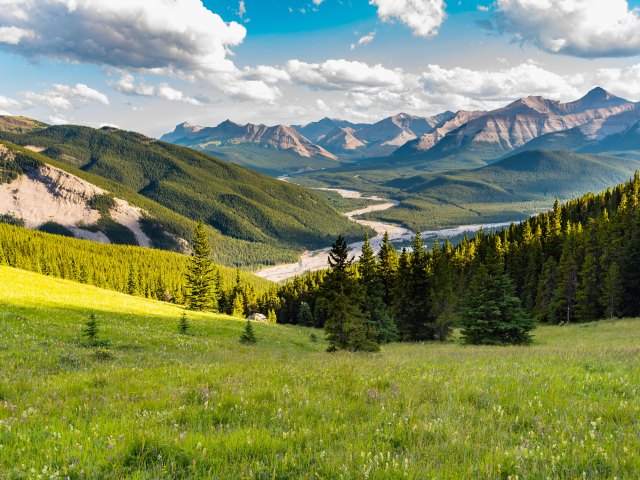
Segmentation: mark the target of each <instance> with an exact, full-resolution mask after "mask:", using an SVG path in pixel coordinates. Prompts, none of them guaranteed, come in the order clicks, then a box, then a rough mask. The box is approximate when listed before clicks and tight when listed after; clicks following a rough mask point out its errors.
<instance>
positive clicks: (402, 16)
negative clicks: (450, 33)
mask: <svg viewBox="0 0 640 480" xmlns="http://www.w3.org/2000/svg"><path fill="white" fill-rule="evenodd" d="M369 3H370V4H371V5H375V6H377V7H378V17H380V19H381V20H382V21H383V22H388V21H390V20H392V19H397V20H399V21H401V22H402V23H404V24H405V25H406V26H408V27H409V28H410V29H411V30H412V31H413V33H414V35H418V36H420V37H433V36H434V35H436V34H437V33H438V30H439V29H440V26H441V25H442V23H443V22H444V20H445V18H446V13H445V4H444V0H369Z"/></svg>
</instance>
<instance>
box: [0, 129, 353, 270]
mask: <svg viewBox="0 0 640 480" xmlns="http://www.w3.org/2000/svg"><path fill="white" fill-rule="evenodd" d="M0 135H1V136H2V137H4V138H5V139H8V140H10V141H13V142H15V143H18V144H21V145H30V146H35V147H37V148H38V149H41V150H42V155H39V154H36V153H28V152H27V154H29V155H32V156H34V157H37V158H39V159H40V160H41V161H43V162H45V163H47V160H46V159H47V156H48V157H51V158H54V159H56V160H57V162H55V165H54V166H58V167H60V166H62V168H65V169H69V170H70V171H71V173H75V174H77V173H78V172H84V173H87V174H92V175H93V176H92V177H91V178H92V182H93V183H95V184H96V185H98V186H102V185H101V180H100V179H104V180H108V181H110V182H109V184H110V185H113V184H114V183H115V184H116V185H117V186H119V187H121V188H123V189H125V190H127V191H128V192H129V193H131V192H134V193H135V194H137V195H136V199H139V197H140V196H142V197H145V198H146V199H149V200H152V201H153V202H154V204H156V205H157V204H159V205H162V206H163V207H165V208H166V209H169V210H170V211H171V212H173V213H172V215H173V216H174V217H176V215H177V216H178V217H179V218H182V219H183V221H178V220H177V219H175V218H174V219H170V218H169V217H170V216H171V215H169V214H167V213H166V212H159V211H158V209H153V208H151V209H150V208H148V207H149V205H148V204H147V205H142V204H141V203H142V202H138V201H137V200H135V201H133V204H134V205H136V206H138V207H141V208H144V209H145V210H147V211H149V212H150V214H151V215H152V216H154V217H155V218H156V219H157V220H158V221H160V222H161V223H163V224H167V223H170V224H171V228H170V229H169V231H170V232H171V233H173V234H176V235H179V236H182V237H183V238H186V237H187V236H188V233H189V229H188V228H186V226H185V225H184V223H185V222H184V220H185V219H189V220H190V221H193V220H199V219H203V220H204V221H205V223H207V224H208V225H209V226H211V227H212V228H213V229H214V230H216V231H218V232H219V233H220V234H222V235H224V236H225V237H230V238H232V239H235V240H238V241H244V242H252V243H258V244H262V245H264V246H266V247H268V248H270V247H273V248H275V249H288V250H290V251H291V252H292V254H293V252H296V251H300V250H303V249H305V248H313V247H316V246H326V244H327V242H329V240H331V239H333V238H335V237H336V236H337V235H338V234H340V233H343V234H346V235H347V236H351V237H356V236H360V235H362V233H363V229H362V228H361V227H360V226H358V225H355V224H353V223H352V222H349V221H348V220H347V219H346V218H344V217H343V216H341V215H340V214H339V213H338V212H336V211H335V210H334V209H333V208H332V207H331V206H329V204H328V203H327V202H326V201H324V200H323V199H322V198H321V197H319V196H316V195H315V194H313V193H311V192H309V191H308V190H305V189H303V188H301V187H298V186H296V185H290V184H287V183H285V182H281V181H277V180H274V179H272V178H270V177H268V176H266V175H263V174H260V173H257V172H253V171H251V170H247V169H244V168H241V167H238V166H235V165H230V164H228V163H225V162H223V161H220V160H218V159H215V158H213V157H211V156H209V155H206V154H204V153H200V152H196V151H193V150H191V149H189V148H184V147H179V146H175V145H171V144H168V143H164V142H159V141H155V140H152V139H150V138H147V137H144V136H142V135H139V134H136V133H131V132H124V131H120V130H115V129H108V128H105V129H100V130H94V129H91V128H87V127H77V126H60V127H49V128H47V129H44V130H38V131H33V132H30V133H25V134H10V133H7V132H2V133H1V134H0ZM43 155H44V156H43ZM78 176H82V175H81V174H79V175H78ZM96 182H98V183H96ZM110 191H112V192H113V193H116V194H118V195H120V193H122V192H117V191H114V189H113V188H112V189H110ZM123 198H125V199H126V200H129V201H131V198H127V197H126V196H125V197H123ZM178 224H180V225H178ZM185 230H186V231H185ZM329 243H330V242H329ZM217 248H222V249H224V248H225V246H224V245H221V246H219V247H217ZM247 248H251V246H250V244H247ZM256 248H258V249H259V248H260V246H259V245H258V246H256ZM214 250H215V248H214ZM274 256H277V257H278V258H274V259H269V258H264V259H263V262H269V261H270V260H272V261H275V260H279V259H281V256H282V255H278V254H276V255H274ZM292 256H293V255H292ZM236 261H240V262H242V261H244V259H243V258H237V259H236Z"/></svg>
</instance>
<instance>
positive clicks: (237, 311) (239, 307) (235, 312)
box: [231, 293, 245, 318]
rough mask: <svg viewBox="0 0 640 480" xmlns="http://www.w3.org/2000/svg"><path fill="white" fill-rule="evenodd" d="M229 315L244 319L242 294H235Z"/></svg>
mask: <svg viewBox="0 0 640 480" xmlns="http://www.w3.org/2000/svg"><path fill="white" fill-rule="evenodd" d="M231 315H232V316H234V317H237V318H244V316H245V310H244V298H243V296H242V293H238V294H236V296H235V298H234V299H233V309H232V311H231Z"/></svg>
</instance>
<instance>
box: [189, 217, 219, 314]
mask: <svg viewBox="0 0 640 480" xmlns="http://www.w3.org/2000/svg"><path fill="white" fill-rule="evenodd" d="M192 249H193V253H192V255H191V262H190V264H189V268H188V273H187V284H186V290H187V298H186V300H187V306H188V307H189V308H190V309H191V310H200V311H217V308H218V305H217V298H216V295H215V289H214V277H213V275H214V267H213V262H212V260H211V248H210V247H209V240H208V239H207V231H206V229H205V226H204V223H202V222H199V223H198V225H197V226H196V229H195V232H194V236H193V245H192Z"/></svg>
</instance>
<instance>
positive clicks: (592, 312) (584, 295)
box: [576, 253, 601, 322]
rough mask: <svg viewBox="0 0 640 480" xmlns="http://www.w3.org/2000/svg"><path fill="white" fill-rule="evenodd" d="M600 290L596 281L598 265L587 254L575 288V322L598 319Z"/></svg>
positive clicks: (589, 254) (592, 257)
mask: <svg viewBox="0 0 640 480" xmlns="http://www.w3.org/2000/svg"><path fill="white" fill-rule="evenodd" d="M600 299H601V289H600V282H599V279H598V265H597V263H596V259H595V257H594V256H593V255H592V254H591V253H588V254H587V255H586V256H585V258H584V261H583V263H582V269H581V270H580V275H579V278H578V286H577V288H576V320H578V321H581V322H589V321H592V320H597V319H598V318H600V303H601V300H600Z"/></svg>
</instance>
